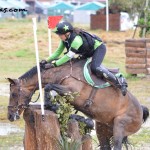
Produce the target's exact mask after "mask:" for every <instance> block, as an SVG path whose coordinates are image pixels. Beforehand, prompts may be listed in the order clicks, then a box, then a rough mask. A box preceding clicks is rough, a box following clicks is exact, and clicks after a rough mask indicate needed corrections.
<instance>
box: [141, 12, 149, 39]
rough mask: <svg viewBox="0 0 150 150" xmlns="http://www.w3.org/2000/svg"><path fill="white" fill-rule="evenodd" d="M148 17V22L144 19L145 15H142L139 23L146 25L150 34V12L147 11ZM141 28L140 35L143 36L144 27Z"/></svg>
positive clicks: (147, 32)
mask: <svg viewBox="0 0 150 150" xmlns="http://www.w3.org/2000/svg"><path fill="white" fill-rule="evenodd" d="M147 15H148V16H147V18H146V20H147V21H146V22H145V20H144V17H142V18H141V19H139V21H138V25H141V26H146V34H149V33H150V12H148V13H147ZM140 28H141V30H140V34H139V36H140V37H142V35H143V29H144V28H143V27H140Z"/></svg>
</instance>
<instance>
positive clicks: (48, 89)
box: [44, 84, 52, 92]
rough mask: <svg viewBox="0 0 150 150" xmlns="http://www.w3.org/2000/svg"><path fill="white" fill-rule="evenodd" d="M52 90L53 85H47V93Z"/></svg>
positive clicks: (45, 89) (45, 88)
mask: <svg viewBox="0 0 150 150" xmlns="http://www.w3.org/2000/svg"><path fill="white" fill-rule="evenodd" d="M50 90H52V85H51V84H47V85H46V86H45V87H44V91H45V92H49V91H50Z"/></svg>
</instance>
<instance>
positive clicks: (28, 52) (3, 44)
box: [0, 19, 150, 150]
mask: <svg viewBox="0 0 150 150" xmlns="http://www.w3.org/2000/svg"><path fill="white" fill-rule="evenodd" d="M46 23H47V22H46V21H42V22H41V23H39V24H38V31H37V35H38V44H39V45H38V46H39V55H40V59H44V58H46V57H48V53H49V52H48V33H47V32H48V31H47V24H46ZM75 26H78V27H82V28H84V29H86V30H88V31H89V32H91V33H95V34H96V35H98V36H99V37H101V38H102V40H103V41H104V42H105V44H106V46H107V54H106V57H105V59H104V63H103V64H104V65H105V66H107V67H110V68H113V67H117V68H120V71H121V72H122V73H123V74H124V76H125V77H126V78H127V81H128V84H129V87H128V89H129V90H130V91H131V93H132V94H134V95H135V96H136V97H137V99H138V100H139V101H140V103H141V104H142V105H145V106H147V107H148V108H149V109H150V94H149V93H150V84H149V83H150V75H144V74H140V75H138V76H137V77H133V76H131V75H130V74H128V73H126V70H125V59H126V56H125V44H124V43H125V40H126V39H130V38H132V36H133V33H134V31H133V30H129V31H125V32H119V31H110V32H106V31H102V30H90V29H89V27H88V26H84V25H75ZM138 34H139V32H136V35H135V38H140V37H139V36H138ZM58 43H59V38H58V37H57V36H56V35H55V34H54V33H52V49H53V51H54V50H55V49H56V47H57V45H58ZM0 61H1V63H0V112H1V114H0V123H10V122H9V121H8V120H7V105H8V101H9V97H8V96H9V84H8V82H7V80H6V79H5V78H7V77H10V78H18V77H19V76H21V75H22V74H23V73H25V72H26V71H27V70H28V69H30V68H31V67H32V66H34V65H35V63H36V59H35V48H34V39H33V29H32V20H30V19H27V20H5V21H2V20H0ZM33 99H36V96H34V98H33ZM12 124H13V125H16V126H17V127H18V128H20V129H24V122H23V119H21V120H20V121H16V122H14V123H12ZM15 135H16V134H15ZM15 135H14V134H12V133H11V134H9V135H7V136H1V135H0V145H1V143H3V145H4V146H7V145H12V147H13V148H12V149H16V148H15V146H16V145H21V144H22V138H23V136H22V134H21V135H18V136H15ZM149 135H150V120H148V121H147V123H145V124H143V126H142V128H141V130H140V131H139V132H138V133H136V134H135V135H133V136H131V137H130V141H131V143H132V144H133V146H134V149H135V150H148V148H149V147H150V142H149V141H150V136H149ZM12 136H13V137H14V138H10V137H12ZM94 138H95V137H94ZM8 139H11V140H8ZM14 141H18V142H16V143H15V142H14ZM14 143H15V144H14ZM20 143H21V144H20ZM145 147H146V148H145ZM0 149H2V148H1V147H0ZM4 149H5V148H4Z"/></svg>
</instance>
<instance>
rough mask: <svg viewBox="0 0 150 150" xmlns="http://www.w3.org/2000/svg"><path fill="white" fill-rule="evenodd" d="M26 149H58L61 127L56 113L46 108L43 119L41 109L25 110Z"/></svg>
mask: <svg viewBox="0 0 150 150" xmlns="http://www.w3.org/2000/svg"><path fill="white" fill-rule="evenodd" d="M24 120H25V137H24V149H25V150H47V149H48V150H58V149H59V147H58V140H59V138H60V128H59V123H58V119H57V117H56V114H55V113H53V112H51V111H48V110H46V111H45V121H42V118H41V110H40V109H33V108H28V109H26V110H25V112H24Z"/></svg>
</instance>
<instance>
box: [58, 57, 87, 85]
mask: <svg viewBox="0 0 150 150" xmlns="http://www.w3.org/2000/svg"><path fill="white" fill-rule="evenodd" d="M72 68H73V67H72V61H71V60H70V74H69V75H68V76H65V77H63V78H62V79H61V80H60V81H59V82H58V83H59V84H61V83H62V82H63V81H64V80H66V79H68V78H74V79H76V80H78V81H81V82H83V83H86V84H88V83H87V82H86V81H84V80H81V79H80V78H77V77H74V76H73V75H72Z"/></svg>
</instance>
